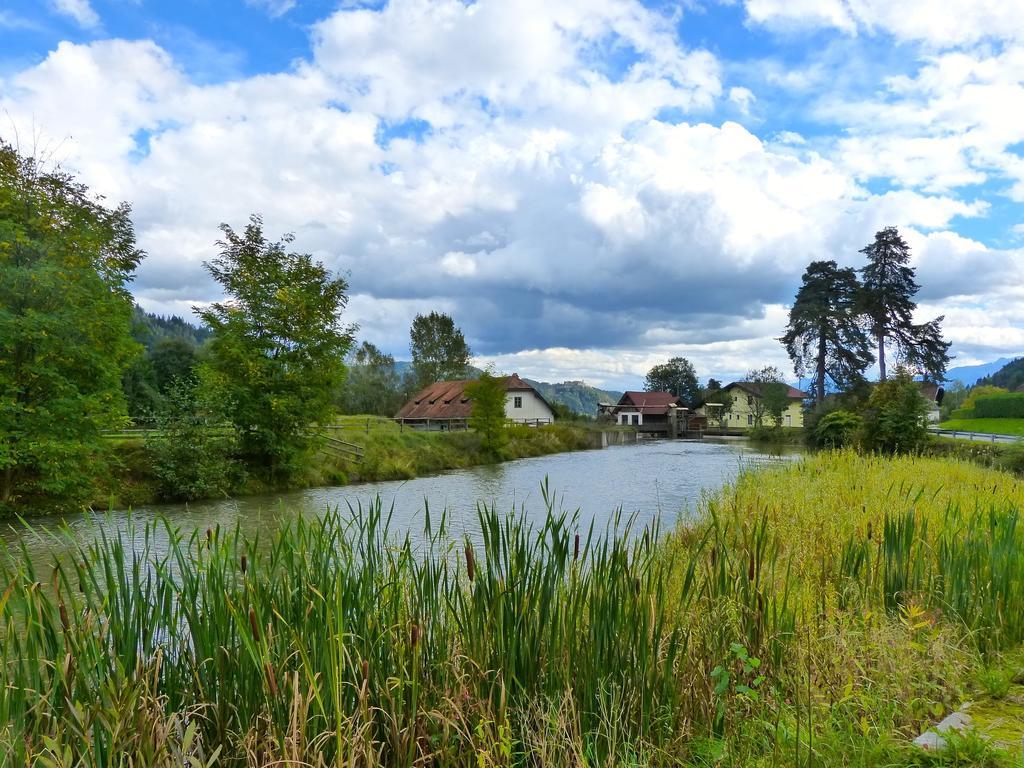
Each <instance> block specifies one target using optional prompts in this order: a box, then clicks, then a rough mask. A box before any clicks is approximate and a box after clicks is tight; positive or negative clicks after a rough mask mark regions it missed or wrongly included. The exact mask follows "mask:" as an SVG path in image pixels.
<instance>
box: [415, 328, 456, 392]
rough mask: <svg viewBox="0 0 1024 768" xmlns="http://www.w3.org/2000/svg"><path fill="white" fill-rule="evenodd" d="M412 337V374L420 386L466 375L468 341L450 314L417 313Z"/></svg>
mask: <svg viewBox="0 0 1024 768" xmlns="http://www.w3.org/2000/svg"><path fill="white" fill-rule="evenodd" d="M409 337H410V344H409V351H410V352H411V353H412V370H413V377H414V378H415V380H416V385H417V386H418V387H420V388H422V387H426V386H428V385H430V384H433V383H434V382H435V381H447V380H451V379H461V378H464V377H465V376H466V368H467V367H468V366H469V355H470V352H469V345H468V344H467V343H466V337H465V336H463V335H462V331H461V330H459V328H458V327H457V326H456V325H455V321H454V320H452V318H451V316H450V315H445V314H442V313H439V312H431V313H430V314H429V315H416V317H415V318H414V319H413V321H412V327H411V328H410V329H409Z"/></svg>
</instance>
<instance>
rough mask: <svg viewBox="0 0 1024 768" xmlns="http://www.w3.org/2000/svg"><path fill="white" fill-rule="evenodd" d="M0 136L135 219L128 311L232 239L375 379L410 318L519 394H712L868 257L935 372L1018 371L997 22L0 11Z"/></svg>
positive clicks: (635, 13) (166, 298)
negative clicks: (685, 376)
mask: <svg viewBox="0 0 1024 768" xmlns="http://www.w3.org/2000/svg"><path fill="white" fill-rule="evenodd" d="M0 111H2V113H3V114H2V116H0V138H2V139H4V140H6V141H11V142H17V143H18V145H19V146H20V147H21V148H22V149H23V150H24V151H32V152H34V153H36V154H37V155H39V156H40V157H42V158H45V159H46V160H47V161H48V162H51V163H60V164H62V165H64V166H65V167H68V168H70V169H71V170H73V171H75V172H76V173H78V174H79V175H80V176H81V178H82V179H83V181H85V182H86V183H88V184H89V185H90V186H91V187H92V188H93V189H95V190H96V191H97V192H99V193H102V194H104V195H106V196H107V197H108V198H110V199H124V200H128V201H129V202H131V203H132V205H133V209H134V218H135V223H136V230H137V233H138V236H139V240H140V243H141V244H142V246H143V247H144V248H145V249H146V251H147V253H148V257H147V259H146V261H145V262H144V264H143V266H142V268H141V269H140V272H139V275H138V279H137V281H136V284H135V293H136V297H137V299H138V300H139V302H140V303H141V304H143V306H145V307H147V308H149V309H151V310H154V311H158V312H163V313H170V312H174V313H178V314H183V315H187V314H189V313H190V311H191V307H193V306H195V305H197V304H202V303H204V302H208V301H211V300H215V299H216V298H218V296H217V293H216V287H215V285H214V284H213V283H212V282H211V281H210V280H209V278H208V276H207V275H206V274H205V273H204V271H203V269H202V262H203V261H204V260H205V259H208V258H210V257H211V256H212V255H214V253H215V249H214V245H213V243H214V241H215V240H216V237H217V225H218V224H219V223H221V222H228V223H231V224H232V225H235V226H241V225H242V224H244V223H245V221H246V219H247V217H248V216H249V214H251V213H257V212H258V213H261V214H262V215H263V216H264V218H265V221H266V224H267V228H268V229H269V230H270V232H271V234H279V233H284V232H294V233H295V234H296V247H298V248H300V249H302V250H307V251H310V252H313V253H315V254H316V255H317V257H318V258H321V259H322V260H323V261H324V262H325V263H327V264H328V265H329V266H331V267H332V268H334V269H336V270H338V271H340V272H343V273H345V274H347V275H348V277H349V281H350V285H351V292H352V301H351V304H350V307H349V310H348V315H349V319H350V320H353V321H355V322H358V323H359V325H360V327H361V331H360V335H361V337H363V338H366V339H368V340H370V341H374V342H375V343H377V344H379V345H380V346H382V347H384V348H385V349H387V350H389V351H391V352H393V353H395V354H396V355H397V356H399V357H403V356H405V353H406V348H407V344H408V335H407V334H408V326H409V322H410V321H411V319H412V317H413V315H415V314H416V313H417V312H423V311H429V310H431V309H440V310H443V311H447V312H450V313H451V314H452V315H453V316H454V317H455V319H456V322H457V323H459V325H460V326H461V327H463V328H464V329H465V331H466V333H467V336H468V337H469V339H470V341H471V344H472V346H473V349H474V350H475V352H476V353H477V355H478V356H479V358H480V361H481V362H486V361H493V362H495V363H496V364H497V365H498V366H499V367H501V368H504V369H508V370H518V371H519V372H520V373H521V374H523V375H529V376H534V377H537V378H543V379H548V380H560V379H579V378H585V379H588V380H591V381H593V382H595V383H598V384H604V385H607V386H618V387H628V386H636V385H637V384H638V382H639V381H640V380H641V379H642V376H643V373H644V371H646V369H647V368H648V367H650V366H651V365H652V364H654V363H656V362H659V361H661V360H664V359H665V358H667V357H669V356H672V355H676V354H682V355H685V356H687V357H689V358H691V359H692V360H693V361H694V362H695V363H696V365H697V368H698V372H699V373H700V374H701V376H702V377H707V376H715V377H716V378H720V379H721V378H732V377H736V376H739V375H741V374H742V373H743V372H744V371H745V370H746V369H747V368H749V367H754V366H755V365H757V366H760V365H762V364H768V363H774V364H778V365H780V367H784V368H785V367H788V366H787V361H786V359H785V356H784V353H783V350H782V348H781V346H780V345H779V344H778V343H777V341H775V339H776V338H777V337H778V336H779V335H781V333H782V332H783V328H784V325H785V312H786V304H787V302H789V301H791V299H792V295H793V293H794V291H795V289H796V286H797V285H798V284H799V279H800V274H801V272H802V270H803V267H804V266H805V265H806V264H807V263H808V262H809V261H811V260H813V259H820V258H834V259H836V260H838V261H840V262H841V263H844V264H851V265H857V264H858V263H859V262H858V260H859V258H860V257H859V254H858V250H859V248H861V247H863V245H865V244H866V243H867V242H869V241H870V239H871V238H872V236H873V233H874V231H875V230H877V229H879V228H881V227H882V226H885V225H889V224H893V225H896V226H899V227H900V229H901V231H903V232H904V235H905V236H906V238H907V239H908V241H909V242H910V243H911V245H912V248H913V250H914V259H915V265H916V266H917V269H918V274H919V281H920V282H921V284H922V290H921V293H920V295H919V300H920V303H921V306H920V317H921V318H929V317H934V316H936V315H939V314H942V315H945V318H946V320H945V323H944V328H945V330H946V333H947V335H948V336H949V338H950V339H951V340H952V341H953V351H954V353H955V354H956V355H957V358H958V359H957V363H963V364H967V363H973V362H979V361H985V360H991V359H995V358H997V357H1001V356H1015V355H1019V354H1022V353H1024V310H1021V309H1019V308H1020V307H1022V306H1024V302H1022V301H1021V299H1022V298H1024V296H1022V292H1024V281H1022V280H1021V277H1022V275H1021V266H1022V265H1021V256H1022V251H1021V248H1022V246H1024V216H1022V215H1021V210H1022V209H1021V204H1022V202H1024V121H1021V120H1020V118H1019V115H1020V114H1022V113H1024V4H1014V3H1005V2H998V1H997V0H947V2H944V3H942V4H936V3H934V2H930V0H906V1H905V2H903V3H901V4H899V6H898V7H897V6H896V5H895V4H893V3H890V2H887V1H886V0H858V2H852V1H851V0H800V2H791V1H787V0H730V1H726V0H686V1H685V2H669V1H668V0H649V2H646V3H642V2H639V0H560V1H559V2H542V0H477V1H476V2H473V3H469V2H461V1H460V0H391V2H387V3H384V2H371V3H360V2H354V1H353V0H333V1H332V2H326V1H324V0H224V1H223V2H206V1H201V0H178V1H177V2H168V1H164V2H155V1H153V0H7V2H5V3H4V5H3V6H2V8H0ZM955 364H956V363H955Z"/></svg>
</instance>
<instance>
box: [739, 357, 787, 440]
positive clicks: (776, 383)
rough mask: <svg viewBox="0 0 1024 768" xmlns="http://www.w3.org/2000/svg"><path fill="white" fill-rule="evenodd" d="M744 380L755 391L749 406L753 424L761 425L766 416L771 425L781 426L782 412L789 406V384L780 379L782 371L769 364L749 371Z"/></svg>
mask: <svg viewBox="0 0 1024 768" xmlns="http://www.w3.org/2000/svg"><path fill="white" fill-rule="evenodd" d="M746 380H747V382H749V383H750V384H753V385H754V387H753V388H754V389H755V390H756V392H757V395H756V396H755V397H754V398H753V405H752V406H751V409H752V412H753V416H754V426H755V427H757V428H759V429H760V428H761V427H763V426H764V421H765V417H766V416H767V417H768V418H770V419H771V420H772V422H773V426H776V427H778V426H781V425H782V417H783V414H784V413H785V411H786V409H787V408H788V407H789V386H788V385H787V384H785V382H783V380H782V371H780V370H779V369H778V368H776V367H775V366H773V365H769V366H766V367H764V368H758V369H756V370H752V371H749V372H748V373H747V378H746Z"/></svg>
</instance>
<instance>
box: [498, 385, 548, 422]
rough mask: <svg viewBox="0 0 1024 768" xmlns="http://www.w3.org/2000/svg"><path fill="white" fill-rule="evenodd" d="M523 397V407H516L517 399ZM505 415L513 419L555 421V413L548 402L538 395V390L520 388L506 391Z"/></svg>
mask: <svg viewBox="0 0 1024 768" xmlns="http://www.w3.org/2000/svg"><path fill="white" fill-rule="evenodd" d="M517 397H521V398H522V399H523V400H522V407H521V408H516V407H515V400H516V398H517ZM505 417H506V418H508V419H512V421H536V420H537V419H540V420H542V421H543V420H547V421H554V420H555V414H553V413H552V412H551V409H550V408H548V406H547V403H545V402H544V401H543V400H541V399H540V398H539V397H537V393H536V392H532V391H529V390H519V391H513V392H506V393H505Z"/></svg>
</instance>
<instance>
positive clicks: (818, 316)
mask: <svg viewBox="0 0 1024 768" xmlns="http://www.w3.org/2000/svg"><path fill="white" fill-rule="evenodd" d="M860 298H861V286H860V283H859V281H858V280H857V273H856V272H854V271H853V270H852V269H850V268H849V267H844V268H840V267H839V265H838V264H836V263H835V262H834V261H814V262H811V264H810V265H809V266H808V267H807V269H806V271H805V272H804V275H803V282H802V284H801V286H800V289H799V290H798V291H797V294H796V300H795V301H794V302H793V308H792V309H790V311H789V325H788V327H787V329H786V334H785V335H784V336H783V337H782V338H781V339H780V341H781V342H782V343H783V344H784V345H785V347H786V352H788V353H789V358H790V360H792V361H793V368H794V370H795V371H796V375H797V376H799V377H801V378H803V377H804V376H805V375H807V373H809V372H811V371H813V373H814V384H813V386H812V388H811V392H812V394H813V395H814V399H815V401H816V402H817V403H818V404H819V405H820V404H821V403H823V402H824V400H825V392H826V389H827V386H828V381H829V380H831V382H832V383H833V384H834V385H835V386H836V387H837V388H838V389H839V390H841V391H842V390H845V389H847V388H849V387H851V386H854V385H856V384H858V383H860V382H861V381H863V380H864V371H865V369H866V368H867V367H868V366H869V365H871V362H872V359H873V358H872V355H871V346H870V342H869V339H868V335H867V332H866V330H865V328H864V324H863V321H862V319H861V316H860V314H859V302H860Z"/></svg>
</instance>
